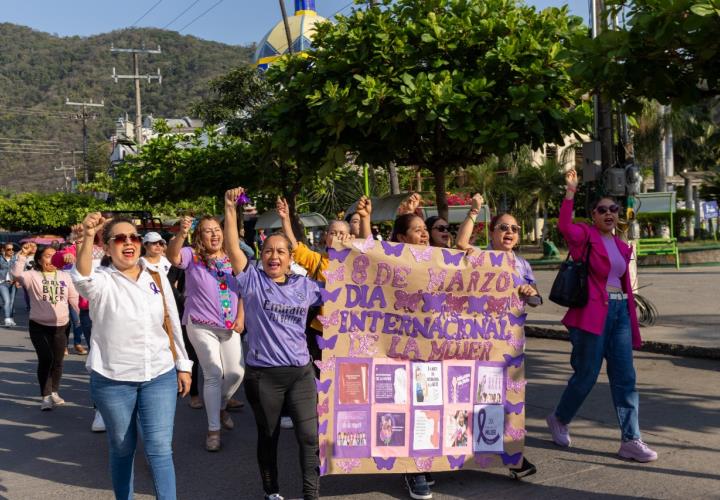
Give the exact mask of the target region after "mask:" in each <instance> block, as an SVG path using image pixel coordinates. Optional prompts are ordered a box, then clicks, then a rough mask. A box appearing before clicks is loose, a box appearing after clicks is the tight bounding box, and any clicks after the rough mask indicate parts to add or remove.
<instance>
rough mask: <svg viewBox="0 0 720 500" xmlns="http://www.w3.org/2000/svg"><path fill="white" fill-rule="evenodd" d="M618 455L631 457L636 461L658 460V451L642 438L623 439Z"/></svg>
mask: <svg viewBox="0 0 720 500" xmlns="http://www.w3.org/2000/svg"><path fill="white" fill-rule="evenodd" d="M618 455H620V456H621V457H623V458H629V459H631V460H635V461H636V462H643V463H645V462H654V461H655V460H657V457H658V455H657V453H655V452H654V451H653V450H651V449H650V447H649V446H648V445H646V444H645V443H643V441H642V439H632V440H630V441H623V442H622V444H621V445H620V451H618Z"/></svg>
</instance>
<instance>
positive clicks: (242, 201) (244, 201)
mask: <svg viewBox="0 0 720 500" xmlns="http://www.w3.org/2000/svg"><path fill="white" fill-rule="evenodd" d="M235 203H237V204H238V205H249V204H250V203H251V201H250V198H249V197H248V195H247V193H245V192H244V191H243V192H242V193H240V196H238V197H237V198H236V199H235Z"/></svg>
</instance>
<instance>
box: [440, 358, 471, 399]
mask: <svg viewBox="0 0 720 500" xmlns="http://www.w3.org/2000/svg"><path fill="white" fill-rule="evenodd" d="M445 373H446V376H445V384H447V403H448V404H456V403H471V402H472V401H471V397H472V396H471V395H472V388H471V387H470V384H471V381H472V367H471V366H453V365H450V366H448V367H447V368H446V372H445Z"/></svg>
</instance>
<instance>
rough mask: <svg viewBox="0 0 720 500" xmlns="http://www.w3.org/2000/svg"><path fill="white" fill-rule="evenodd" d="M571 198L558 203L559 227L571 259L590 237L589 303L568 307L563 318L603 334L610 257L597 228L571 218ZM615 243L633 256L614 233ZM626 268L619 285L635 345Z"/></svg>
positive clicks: (635, 327) (632, 304) (578, 255)
mask: <svg viewBox="0 0 720 500" xmlns="http://www.w3.org/2000/svg"><path fill="white" fill-rule="evenodd" d="M572 213H573V200H568V199H563V202H562V206H561V207H560V218H559V220H558V229H559V230H560V232H561V233H562V235H563V236H564V237H565V241H566V242H567V244H568V248H569V249H570V255H571V256H572V258H573V260H576V261H577V260H582V259H584V258H585V253H586V251H587V250H586V245H587V242H588V238H589V239H590V245H591V250H590V262H589V264H588V270H589V273H588V303H587V304H586V305H585V306H584V307H571V308H570V309H568V312H567V313H566V314H565V317H564V318H563V320H562V323H563V325H565V326H566V327H567V328H571V327H574V328H580V329H582V330H584V331H586V332H589V333H592V334H595V335H602V332H603V329H604V327H605V318H606V317H607V313H608V293H607V291H606V290H605V288H606V286H607V279H608V274H609V273H610V258H609V257H608V254H607V250H605V245H604V244H603V242H602V239H601V238H602V236H601V235H600V231H599V230H598V229H597V228H596V227H595V226H590V225H588V224H574V223H573V221H572ZM615 244H616V245H617V247H618V249H619V250H620V254H622V256H623V257H624V258H625V262H626V263H629V262H630V258H631V257H632V247H630V246H628V245H627V244H626V243H625V242H624V241H622V240H621V239H620V238H618V237H617V236H615ZM627 270H628V268H627V267H626V268H625V274H623V276H622V289H623V291H624V292H625V293H626V294H627V296H628V300H627V305H628V312H629V313H630V326H631V330H632V345H633V348H635V349H638V348H639V347H640V346H641V345H642V339H641V338H640V326H639V325H638V321H637V313H636V312H635V298H634V297H633V293H632V285H631V284H630V273H629V272H628V271H627Z"/></svg>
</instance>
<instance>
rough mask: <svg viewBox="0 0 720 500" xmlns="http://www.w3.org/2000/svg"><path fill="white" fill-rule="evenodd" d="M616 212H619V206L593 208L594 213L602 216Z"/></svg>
mask: <svg viewBox="0 0 720 500" xmlns="http://www.w3.org/2000/svg"><path fill="white" fill-rule="evenodd" d="M618 210H620V206H619V205H616V204H615V203H613V204H612V205H598V206H597V207H595V211H596V212H597V213H599V214H600V215H604V214H606V213H607V212H610V213H612V214H616V213H618Z"/></svg>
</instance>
